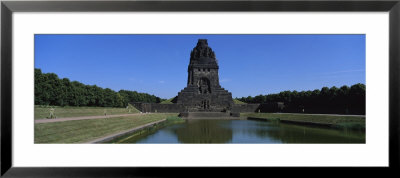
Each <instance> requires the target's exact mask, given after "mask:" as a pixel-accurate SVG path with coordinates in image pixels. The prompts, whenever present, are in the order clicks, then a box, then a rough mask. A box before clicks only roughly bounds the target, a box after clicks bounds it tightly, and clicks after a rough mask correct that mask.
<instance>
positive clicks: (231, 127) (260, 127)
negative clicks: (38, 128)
mask: <svg viewBox="0 0 400 178" xmlns="http://www.w3.org/2000/svg"><path fill="white" fill-rule="evenodd" d="M112 142H113V143H365V131H351V130H337V129H329V128H319V127H311V126H302V125H294V124H285V123H279V122H266V121H256V120H209V119H207V120H196V119H193V120H186V121H185V123H181V124H175V125H171V126H167V127H164V128H161V129H157V130H155V131H151V132H148V133H146V134H143V135H140V136H130V135H127V136H123V137H121V138H118V139H115V140H113V141H112Z"/></svg>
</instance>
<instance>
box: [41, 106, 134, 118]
mask: <svg viewBox="0 0 400 178" xmlns="http://www.w3.org/2000/svg"><path fill="white" fill-rule="evenodd" d="M53 108H54V114H55V115H56V116H57V118H63V117H79V116H102V115H104V110H106V112H107V115H113V114H129V113H139V112H140V111H139V110H137V109H136V108H134V107H133V108H132V109H131V112H128V109H126V108H111V107H57V106H55V107H53ZM49 114H50V107H45V106H35V119H45V118H46V117H48V116H49Z"/></svg>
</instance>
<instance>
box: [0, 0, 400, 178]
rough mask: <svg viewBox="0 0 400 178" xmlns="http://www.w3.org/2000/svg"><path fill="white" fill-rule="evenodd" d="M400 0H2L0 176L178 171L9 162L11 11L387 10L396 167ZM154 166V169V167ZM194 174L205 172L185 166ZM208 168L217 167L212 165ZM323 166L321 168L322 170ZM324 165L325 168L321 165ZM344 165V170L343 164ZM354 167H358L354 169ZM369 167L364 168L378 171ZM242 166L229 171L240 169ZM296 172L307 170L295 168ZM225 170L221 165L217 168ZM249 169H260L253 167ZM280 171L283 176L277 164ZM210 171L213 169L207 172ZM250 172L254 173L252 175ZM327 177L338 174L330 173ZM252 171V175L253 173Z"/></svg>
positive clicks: (392, 164)
mask: <svg viewBox="0 0 400 178" xmlns="http://www.w3.org/2000/svg"><path fill="white" fill-rule="evenodd" d="M399 1H400V0H389V1H388V0H386V1H385V0H364V1H353V0H345V1H331V0H313V1H306V0H303V1H289V0H281V1H276V0H275V1H274V0H263V1H212V2H211V1H126V0H125V1H2V2H1V175H2V176H6V177H7V176H8V177H14V176H15V177H129V176H149V175H151V176H165V175H168V174H170V173H173V174H176V173H178V172H181V170H177V169H176V168H168V169H166V168H160V167H158V168H130V167H118V168H115V167H114V168H111V167H108V168H103V167H102V168H96V167H90V168H78V167H75V168H73V167H68V168H51V167H48V168H28V167H26V168H20V167H13V166H12V130H11V129H12V102H13V101H12V18H13V12H111V11H116V12H123V11H161V12H168V11H176V12H185V11H202V12H213V11H214V12H215V11H227V12H228V11H232V12H234V11H248V12H250V11H258V12H261V11H296V12H313V11H314V12H315V11H334V12H338V11H339V12H340V11H344V12H359V11H362V12H389V24H390V25H389V66H388V68H389V108H388V110H389V167H388V168H376V169H379V170H384V171H388V170H395V169H397V168H399V160H400V159H399V158H400V157H399V121H398V120H399V118H400V117H399V116H400V115H399V114H400V113H399V110H400V106H399V101H400V86H399V80H400V78H399V75H400V72H399V71H400V48H399V43H400V23H399V22H400V3H399ZM155 169H156V170H155ZM185 169H186V170H189V171H193V173H195V174H196V175H201V174H205V175H207V172H208V171H203V170H199V169H198V168H185ZM209 169H212V170H210V171H215V169H213V168H209ZM321 169H323V168H321ZM324 169H325V168H324ZM346 169H347V168H346ZM356 169H357V168H356ZM376 169H368V170H376ZM241 170H242V169H237V168H235V169H230V170H229V172H230V173H232V172H238V171H241ZM296 170H297V171H299V172H302V173H305V172H309V170H308V169H306V170H301V171H300V170H299V169H296ZM218 171H221V172H225V171H226V170H225V169H222V170H221V169H218ZM250 171H259V169H257V168H255V169H253V170H250ZM278 172H280V173H281V174H285V173H284V172H290V171H283V170H282V169H281V168H278ZM210 173H211V172H210ZM252 174H253V173H252ZM329 174H331V175H339V174H340V173H339V172H335V171H330V173H329ZM254 175H256V174H254Z"/></svg>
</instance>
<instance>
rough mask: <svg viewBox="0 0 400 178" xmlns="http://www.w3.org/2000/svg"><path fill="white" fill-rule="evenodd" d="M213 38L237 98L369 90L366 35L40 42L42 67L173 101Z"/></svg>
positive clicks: (44, 38)
mask: <svg viewBox="0 0 400 178" xmlns="http://www.w3.org/2000/svg"><path fill="white" fill-rule="evenodd" d="M198 39H208V44H209V46H210V47H211V48H212V49H213V50H214V51H215V55H216V57H217V59H218V62H219V67H220V69H219V77H220V84H221V86H222V87H224V88H225V89H227V90H228V91H230V92H231V93H232V95H233V97H243V96H245V97H247V96H249V95H250V96H255V95H259V94H270V93H278V92H280V91H284V90H297V91H302V90H314V89H321V88H322V87H324V86H327V87H332V86H337V87H340V86H342V85H348V86H350V85H353V84H356V83H364V84H365V35H39V34H38V35H35V68H40V69H42V72H44V73H49V72H52V73H56V74H57V75H58V76H59V77H60V78H69V79H70V80H72V81H73V80H76V81H79V82H81V83H84V84H89V85H97V86H100V87H103V88H111V89H113V90H115V91H119V90H120V89H125V90H134V91H138V92H145V93H150V94H154V95H156V96H159V97H161V98H171V97H174V96H176V95H177V93H178V92H179V91H180V90H182V89H183V88H184V87H185V86H186V82H187V81H186V80H187V66H188V64H189V59H190V51H191V50H192V49H193V48H194V47H195V46H196V43H197V40H198Z"/></svg>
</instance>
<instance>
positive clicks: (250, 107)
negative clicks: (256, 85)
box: [232, 102, 285, 113]
mask: <svg viewBox="0 0 400 178" xmlns="http://www.w3.org/2000/svg"><path fill="white" fill-rule="evenodd" d="M284 107H285V106H284V104H283V103H281V102H277V103H261V104H234V105H233V107H232V112H239V113H241V112H258V111H260V112H284Z"/></svg>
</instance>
